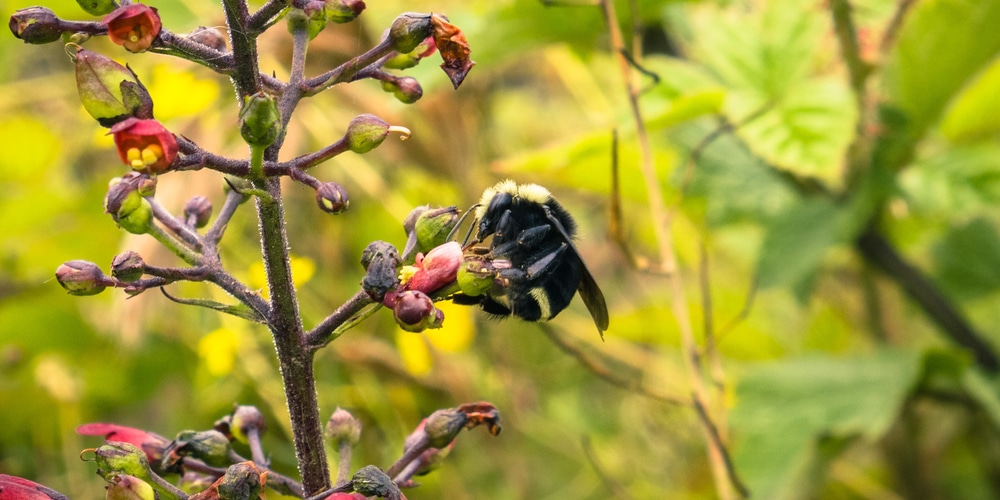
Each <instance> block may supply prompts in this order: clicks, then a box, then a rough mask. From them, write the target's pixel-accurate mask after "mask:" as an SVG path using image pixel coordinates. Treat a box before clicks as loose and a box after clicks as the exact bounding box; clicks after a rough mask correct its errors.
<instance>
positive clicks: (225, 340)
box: [198, 327, 239, 377]
mask: <svg viewBox="0 0 1000 500" xmlns="http://www.w3.org/2000/svg"><path fill="white" fill-rule="evenodd" d="M238 348H239V339H238V337H237V335H236V332H235V331H233V330H231V329H229V328H226V327H222V328H219V329H217V330H213V331H212V332H210V333H209V334H208V335H205V336H204V337H202V338H201V340H199V341H198V357H199V358H201V360H202V363H203V364H204V365H205V369H206V370H208V373H210V374H212V375H213V376H215V377H221V376H223V375H228V374H229V373H230V372H232V371H233V366H235V364H236V354H237V352H236V351H237V349H238Z"/></svg>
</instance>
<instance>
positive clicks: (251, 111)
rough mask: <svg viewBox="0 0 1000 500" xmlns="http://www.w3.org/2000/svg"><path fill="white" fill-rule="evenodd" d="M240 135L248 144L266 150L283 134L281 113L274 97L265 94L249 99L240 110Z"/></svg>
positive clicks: (258, 94)
mask: <svg viewBox="0 0 1000 500" xmlns="http://www.w3.org/2000/svg"><path fill="white" fill-rule="evenodd" d="M239 120H240V134H241V135H242V136H243V140H244V141H246V143H247V144H249V145H251V146H256V147H262V148H266V147H267V146H270V145H271V144H272V143H274V141H276V140H277V139H278V136H279V135H280V134H281V113H279V112H278V103H277V101H276V100H275V99H274V97H273V96H271V95H268V94H265V93H263V92H261V93H257V94H254V95H252V96H249V97H247V99H246V102H244V103H243V108H242V109H240V117H239Z"/></svg>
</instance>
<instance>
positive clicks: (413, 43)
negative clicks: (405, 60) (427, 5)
mask: <svg viewBox="0 0 1000 500" xmlns="http://www.w3.org/2000/svg"><path fill="white" fill-rule="evenodd" d="M433 33H434V25H433V24H432V23H431V15H430V14H418V13H415V12H407V13H404V14H400V15H399V17H397V18H396V19H395V20H393V22H392V26H391V27H390V28H389V41H390V42H391V43H392V48H393V50H395V51H396V52H399V53H403V54H405V53H407V52H412V51H413V49H415V48H417V46H418V45H420V43H421V42H423V41H424V40H426V39H427V37H429V36H431V35H432V34H433Z"/></svg>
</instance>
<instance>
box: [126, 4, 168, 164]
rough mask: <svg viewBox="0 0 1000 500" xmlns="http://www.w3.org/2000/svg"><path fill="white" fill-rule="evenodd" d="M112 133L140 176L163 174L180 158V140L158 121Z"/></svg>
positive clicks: (134, 122)
mask: <svg viewBox="0 0 1000 500" xmlns="http://www.w3.org/2000/svg"><path fill="white" fill-rule="evenodd" d="M132 5H137V4H132ZM110 133H111V134H112V135H114V136H115V145H116V146H118V156H119V157H121V159H122V161H123V162H125V164H126V165H128V166H130V167H132V168H133V169H135V170H137V171H139V172H146V173H149V174H158V173H161V172H163V171H165V170H167V168H169V167H170V164H171V163H173V162H174V159H175V158H177V139H176V138H175V137H174V134H172V133H170V131H169V130H167V129H166V127H164V126H163V125H162V124H160V122H158V121H156V120H140V119H138V118H128V119H126V120H125V121H122V122H120V123H118V124H116V125H115V126H114V127H111V132H110Z"/></svg>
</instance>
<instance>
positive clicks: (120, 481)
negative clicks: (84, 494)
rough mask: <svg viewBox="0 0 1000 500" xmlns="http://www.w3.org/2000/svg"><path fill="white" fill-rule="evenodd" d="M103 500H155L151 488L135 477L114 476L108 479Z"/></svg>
mask: <svg viewBox="0 0 1000 500" xmlns="http://www.w3.org/2000/svg"><path fill="white" fill-rule="evenodd" d="M104 498H105V500H155V499H156V498H157V496H156V492H155V491H154V490H153V487H152V486H150V485H149V483H147V482H146V481H143V480H142V479H139V478H137V477H135V476H128V475H124V474H115V475H113V476H111V478H110V479H108V487H107V494H106V496H105V497H104Z"/></svg>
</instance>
